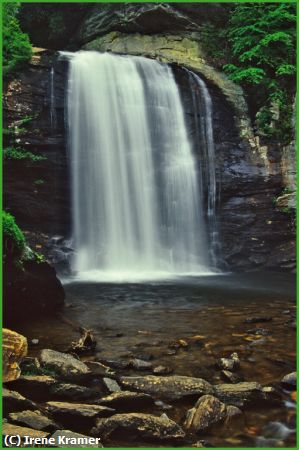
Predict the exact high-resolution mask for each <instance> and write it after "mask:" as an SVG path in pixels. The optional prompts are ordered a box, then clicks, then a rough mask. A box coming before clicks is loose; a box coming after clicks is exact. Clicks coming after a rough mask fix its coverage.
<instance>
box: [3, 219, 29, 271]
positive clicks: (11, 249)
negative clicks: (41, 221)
mask: <svg viewBox="0 0 299 450" xmlns="http://www.w3.org/2000/svg"><path fill="white" fill-rule="evenodd" d="M2 230H3V258H4V262H7V261H8V260H10V261H12V262H13V263H17V262H19V261H20V260H21V258H22V256H23V253H24V251H25V238H24V235H23V233H22V231H21V230H20V228H19V227H18V225H17V224H16V222H15V218H14V217H13V216H12V215H11V214H9V213H8V212H5V211H3V212H2Z"/></svg>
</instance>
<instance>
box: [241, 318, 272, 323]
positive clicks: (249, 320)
mask: <svg viewBox="0 0 299 450" xmlns="http://www.w3.org/2000/svg"><path fill="white" fill-rule="evenodd" d="M271 320H272V317H270V316H263V317H248V318H247V319H245V321H244V322H245V323H259V322H271Z"/></svg>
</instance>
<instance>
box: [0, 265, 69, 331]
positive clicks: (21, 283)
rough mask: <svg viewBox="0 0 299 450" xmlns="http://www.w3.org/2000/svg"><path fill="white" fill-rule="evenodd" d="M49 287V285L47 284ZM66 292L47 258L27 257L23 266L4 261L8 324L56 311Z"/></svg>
mask: <svg viewBox="0 0 299 450" xmlns="http://www.w3.org/2000/svg"><path fill="white" fill-rule="evenodd" d="M45 287H46V288H45ZM64 298H65V293H64V289H63V287H62V284H61V282H60V281H59V279H58V278H57V276H56V271H55V269H54V268H53V267H51V266H50V264H49V263H47V262H37V261H31V260H24V261H23V262H22V269H20V268H19V267H18V266H11V265H7V264H5V265H4V286H3V299H4V305H3V307H4V320H5V322H6V323H8V324H12V325H14V324H15V323H18V322H21V321H24V320H28V318H32V317H39V316H44V315H45V314H53V313H55V312H56V311H57V310H58V309H59V308H61V307H62V306H63V304H64Z"/></svg>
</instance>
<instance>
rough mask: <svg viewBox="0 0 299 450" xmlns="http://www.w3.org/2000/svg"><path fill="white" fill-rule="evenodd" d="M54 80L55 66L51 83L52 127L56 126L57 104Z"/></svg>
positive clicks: (52, 70)
mask: <svg viewBox="0 0 299 450" xmlns="http://www.w3.org/2000/svg"><path fill="white" fill-rule="evenodd" d="M54 80H55V71H54V67H52V68H51V83H50V89H51V94H50V121H51V128H52V129H53V128H55V127H56V121H57V118H56V105H55V87H54Z"/></svg>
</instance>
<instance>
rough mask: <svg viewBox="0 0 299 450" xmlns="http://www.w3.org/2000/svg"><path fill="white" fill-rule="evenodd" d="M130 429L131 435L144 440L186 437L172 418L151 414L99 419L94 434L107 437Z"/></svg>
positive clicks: (171, 439)
mask: <svg viewBox="0 0 299 450" xmlns="http://www.w3.org/2000/svg"><path fill="white" fill-rule="evenodd" d="M124 430H128V431H129V432H130V437H131V438H134V437H138V438H139V439H142V440H155V441H177V440H181V439H182V438H184V437H185V433H184V431H183V430H182V428H181V427H180V426H179V425H177V424H176V423H175V422H173V421H172V420H170V419H166V418H163V417H156V416H153V415H151V414H142V413H130V414H116V415H114V416H112V417H110V418H109V419H98V420H97V422H96V426H95V427H94V428H93V429H92V431H91V432H92V434H93V435H95V436H101V437H103V439H107V438H109V437H111V436H112V435H113V433H115V432H123V431H124Z"/></svg>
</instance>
